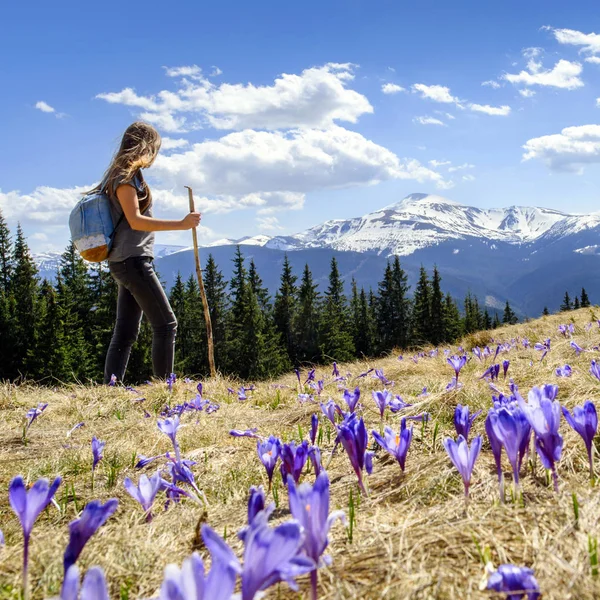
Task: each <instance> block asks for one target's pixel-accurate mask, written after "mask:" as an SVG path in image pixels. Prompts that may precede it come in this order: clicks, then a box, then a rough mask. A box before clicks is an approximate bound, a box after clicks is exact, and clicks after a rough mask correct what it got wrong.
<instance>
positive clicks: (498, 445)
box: [485, 409, 504, 500]
mask: <svg viewBox="0 0 600 600" xmlns="http://www.w3.org/2000/svg"><path fill="white" fill-rule="evenodd" d="M492 412H494V409H490V411H489V412H488V415H487V417H486V419H485V432H486V434H487V436H488V439H489V440H490V446H491V447H492V454H493V455H494V461H495V463H496V473H497V475H498V484H499V485H500V498H501V499H502V500H504V482H503V478H504V476H503V473H502V442H501V441H500V440H499V439H498V437H497V436H496V432H495V429H494V428H493V427H492V417H491V414H492Z"/></svg>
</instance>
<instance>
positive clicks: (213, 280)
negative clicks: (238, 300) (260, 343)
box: [204, 254, 227, 370]
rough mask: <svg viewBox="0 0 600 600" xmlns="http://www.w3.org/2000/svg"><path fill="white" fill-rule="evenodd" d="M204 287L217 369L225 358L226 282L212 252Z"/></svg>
mask: <svg viewBox="0 0 600 600" xmlns="http://www.w3.org/2000/svg"><path fill="white" fill-rule="evenodd" d="M204 287H205V289H206V299H207V301H208V307H209V311H210V320H211V324H212V331H213V344H214V350H215V365H216V367H217V369H218V370H223V369H224V368H225V360H226V356H227V354H226V321H227V294H226V290H227V282H226V281H225V279H224V277H223V273H222V272H221V271H219V269H218V267H217V264H216V263H215V259H214V258H213V256H212V254H209V255H208V259H207V261H206V267H205V269H204Z"/></svg>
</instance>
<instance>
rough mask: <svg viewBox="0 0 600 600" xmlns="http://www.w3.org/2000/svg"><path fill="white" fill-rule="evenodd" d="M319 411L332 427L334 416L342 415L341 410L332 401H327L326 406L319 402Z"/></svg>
mask: <svg viewBox="0 0 600 600" xmlns="http://www.w3.org/2000/svg"><path fill="white" fill-rule="evenodd" d="M321 410H322V411H323V414H324V415H325V416H326V417H327V418H328V419H329V420H330V421H331V424H332V425H335V415H336V413H337V414H338V415H343V412H342V409H341V408H340V407H339V406H338V405H337V404H336V403H335V402H334V401H333V400H328V401H327V404H323V403H322V402H321Z"/></svg>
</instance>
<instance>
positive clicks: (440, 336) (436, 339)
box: [429, 266, 445, 346]
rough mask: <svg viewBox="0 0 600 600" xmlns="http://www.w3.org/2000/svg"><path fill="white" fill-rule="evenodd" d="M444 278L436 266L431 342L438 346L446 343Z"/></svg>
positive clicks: (432, 295) (434, 271) (432, 290)
mask: <svg viewBox="0 0 600 600" xmlns="http://www.w3.org/2000/svg"><path fill="white" fill-rule="evenodd" d="M441 282H442V278H441V277H440V273H439V271H438V269H437V267H436V266H434V267H433V279H432V282H431V321H430V328H429V332H430V338H429V340H430V342H431V343H432V344H433V345H435V346H438V345H439V344H441V343H442V342H443V341H444V337H445V332H444V306H443V303H444V295H443V294H442V287H441Z"/></svg>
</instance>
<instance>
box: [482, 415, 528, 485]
mask: <svg viewBox="0 0 600 600" xmlns="http://www.w3.org/2000/svg"><path fill="white" fill-rule="evenodd" d="M488 419H489V428H490V429H491V431H492V432H493V438H494V439H495V441H496V443H500V444H501V447H504V449H505V450H506V455H507V456H508V460H509V462H510V464H511V467H512V470H513V481H514V483H515V488H516V489H518V486H519V471H520V469H521V463H522V461H523V457H524V455H525V452H526V450H527V448H528V447H529V438H530V435H531V426H530V425H529V422H528V421H527V418H526V417H525V415H524V413H523V412H522V411H521V410H520V409H519V408H518V407H517V406H515V405H513V406H512V408H511V409H509V408H508V407H502V408H499V409H491V410H490V412H489V415H488ZM486 425H487V423H486ZM486 429H487V427H486ZM489 434H490V432H489V430H488V435H489ZM491 439H492V436H490V440H491ZM493 448H494V445H493V444H492V449H493Z"/></svg>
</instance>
